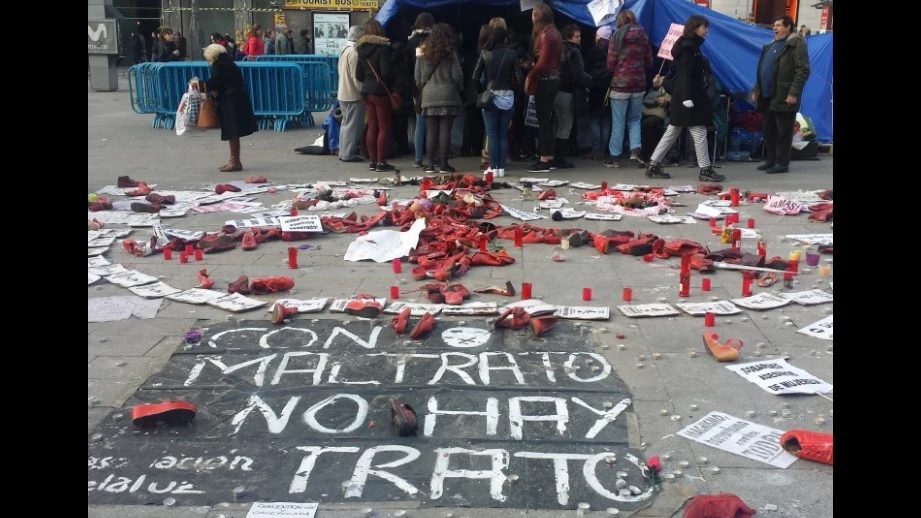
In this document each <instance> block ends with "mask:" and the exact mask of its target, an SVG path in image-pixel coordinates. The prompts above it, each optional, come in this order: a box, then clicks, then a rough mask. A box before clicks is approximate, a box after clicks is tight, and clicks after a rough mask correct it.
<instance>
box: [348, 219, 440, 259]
mask: <svg viewBox="0 0 921 518" xmlns="http://www.w3.org/2000/svg"><path fill="white" fill-rule="evenodd" d="M423 229H425V218H420V219H417V220H416V221H415V223H413V225H412V226H411V227H410V228H409V230H407V231H406V232H399V231H396V230H378V231H376V232H369V233H368V234H366V235H363V236H358V237H357V238H356V239H355V241H353V242H352V244H350V245H349V248H348V250H346V252H345V257H344V259H345V260H346V261H353V262H354V261H365V260H371V261H374V262H377V263H383V262H387V261H392V260H394V259H398V258H400V257H405V256H406V255H408V254H409V252H410V251H411V250H412V249H413V248H415V247H416V245H418V244H419V234H420V233H421V232H422V230H423Z"/></svg>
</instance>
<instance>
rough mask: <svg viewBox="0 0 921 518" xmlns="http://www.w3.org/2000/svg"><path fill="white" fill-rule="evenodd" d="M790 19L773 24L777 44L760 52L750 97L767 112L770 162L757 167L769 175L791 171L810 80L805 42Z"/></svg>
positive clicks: (760, 109) (784, 18) (765, 142)
mask: <svg viewBox="0 0 921 518" xmlns="http://www.w3.org/2000/svg"><path fill="white" fill-rule="evenodd" d="M793 28H794V22H793V19H791V18H790V17H789V16H782V17H780V18H778V19H777V20H775V21H774V41H772V42H770V43H768V44H767V45H765V46H764V48H763V49H762V50H761V58H760V59H759V60H758V69H757V75H756V76H755V87H754V88H752V93H751V98H752V100H753V101H757V103H758V105H757V110H758V111H759V112H762V113H764V149H765V151H766V152H767V161H766V162H765V163H763V164H761V165H760V166H758V170H759V171H765V172H767V173H768V174H779V173H786V172H788V171H789V170H790V149H791V147H792V146H793V124H794V123H795V122H796V113H797V112H798V111H799V106H800V103H801V102H802V97H803V87H805V86H806V80H807V79H808V78H809V54H808V53H807V52H806V40H805V39H803V37H802V36H801V35H800V34H799V33H797V32H794V31H793Z"/></svg>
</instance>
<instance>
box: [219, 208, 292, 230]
mask: <svg viewBox="0 0 921 518" xmlns="http://www.w3.org/2000/svg"><path fill="white" fill-rule="evenodd" d="M278 212H285V211H278ZM286 213H287V212H286ZM224 224H225V225H233V226H234V227H236V228H251V227H257V228H271V227H277V226H280V225H281V223H280V222H279V221H278V218H277V217H268V218H256V217H254V218H251V219H232V220H229V221H225V222H224Z"/></svg>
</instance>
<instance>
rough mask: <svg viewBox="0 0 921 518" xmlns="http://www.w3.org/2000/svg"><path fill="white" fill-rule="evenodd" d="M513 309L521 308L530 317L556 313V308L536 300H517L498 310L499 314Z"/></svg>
mask: <svg viewBox="0 0 921 518" xmlns="http://www.w3.org/2000/svg"><path fill="white" fill-rule="evenodd" d="M514 308H521V309H523V310H525V312H526V313H527V314H529V315H532V316H537V315H549V314H552V313H555V312H556V309H557V307H556V306H554V305H552V304H547V303H546V302H544V301H542V300H537V299H528V300H519V301H518V302H512V303H511V304H508V305H506V306H505V307H502V308H499V313H505V312H506V311H508V310H510V309H514Z"/></svg>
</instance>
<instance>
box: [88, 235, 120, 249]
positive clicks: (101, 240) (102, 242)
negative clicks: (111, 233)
mask: <svg viewBox="0 0 921 518" xmlns="http://www.w3.org/2000/svg"><path fill="white" fill-rule="evenodd" d="M114 242H115V238H114V237H97V238H96V239H93V240H92V241H87V243H86V246H87V247H88V248H94V247H103V246H104V247H106V248H108V247H110V246H112V243H114Z"/></svg>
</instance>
